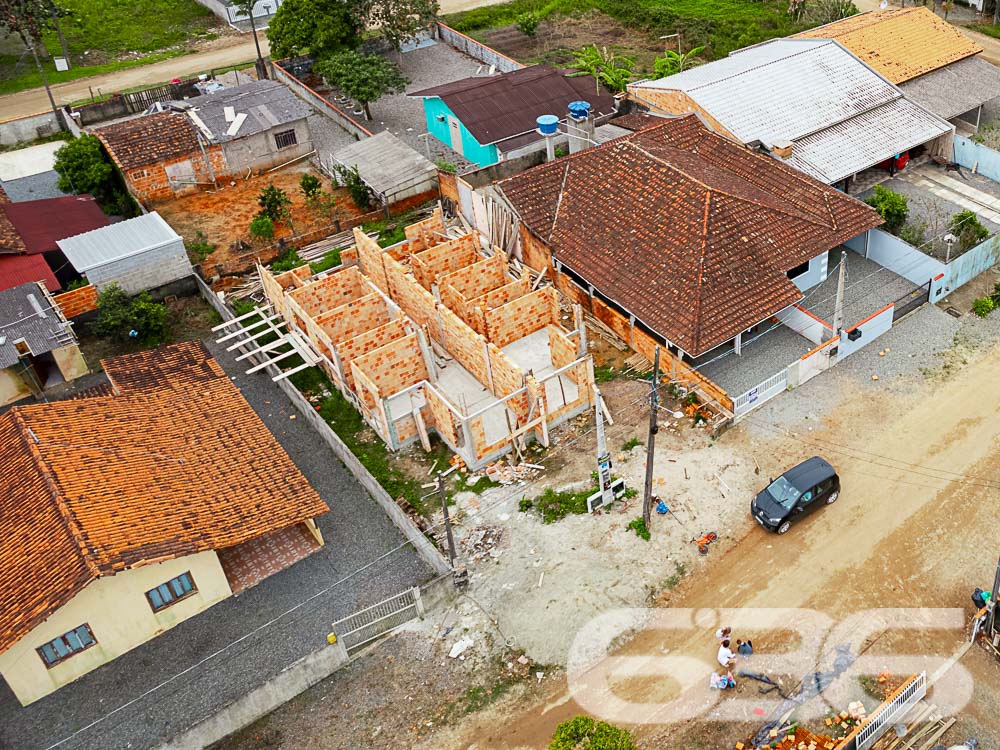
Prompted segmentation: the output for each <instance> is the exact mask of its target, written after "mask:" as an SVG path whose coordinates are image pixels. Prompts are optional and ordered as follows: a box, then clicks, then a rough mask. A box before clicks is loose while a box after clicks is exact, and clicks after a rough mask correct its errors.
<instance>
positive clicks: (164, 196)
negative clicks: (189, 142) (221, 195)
mask: <svg viewBox="0 0 1000 750" xmlns="http://www.w3.org/2000/svg"><path fill="white" fill-rule="evenodd" d="M206 153H207V154H208V160H209V164H211V167H212V171H214V173H215V178H216V179H222V178H224V177H226V176H228V175H229V167H228V165H227V164H226V157H225V156H224V155H223V153H222V147H221V146H220V145H214V146H209V147H208V148H207V149H206ZM112 158H114V155H113V154H112ZM184 162H189V163H190V166H191V168H193V170H194V180H195V182H197V183H201V184H202V186H204V187H211V186H212V172H210V171H209V169H208V168H207V167H206V165H205V159H204V157H202V155H201V152H200V151H199V152H193V153H190V154H185V155H183V156H178V157H175V158H173V159H168V160H166V161H164V162H160V163H159V164H150V165H148V166H145V167H137V168H135V169H122V174H123V175H124V176H125V182H126V184H127V185H128V187H129V189H130V190H131V191H132V194H133V195H135V197H136V198H138V199H139V200H140V201H142V202H143V203H148V202H152V201H158V200H170V199H172V198H174V197H176V196H178V195H184V194H185V193H191V192H195V191H197V190H198V189H199V185H197V184H195V185H190V184H184V183H174V184H171V182H170V178H169V177H168V176H167V169H166V168H167V167H168V166H174V165H178V164H182V163H184ZM115 163H116V164H118V167H119V169H121V164H120V163H119V162H118V161H117V159H115Z"/></svg>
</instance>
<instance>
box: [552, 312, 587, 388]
mask: <svg viewBox="0 0 1000 750" xmlns="http://www.w3.org/2000/svg"><path fill="white" fill-rule="evenodd" d="M546 328H547V329H548V332H549V353H550V354H551V356H552V366H553V367H554V368H555V369H557V370H558V369H560V368H562V367H566V365H568V364H570V363H572V362H573V361H574V360H576V358H577V356H576V340H575V339H571V338H570V337H569V336H567V335H566V334H565V333H564V332H563V330H562V329H561V328H560V327H559V326H556V325H552V324H551V323H550V324H549V325H548V326H546ZM569 377H570V378H571V379H572V380H573V382H574V383H576V384H577V385H580V382H579V381H578V380H577V376H576V373H575V371H574V372H572V373H571V374H570V375H569Z"/></svg>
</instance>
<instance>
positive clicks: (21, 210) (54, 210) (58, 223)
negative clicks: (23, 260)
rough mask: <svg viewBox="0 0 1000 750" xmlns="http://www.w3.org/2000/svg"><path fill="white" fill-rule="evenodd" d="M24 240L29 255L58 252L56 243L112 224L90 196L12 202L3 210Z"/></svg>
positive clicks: (3, 207) (2, 208)
mask: <svg viewBox="0 0 1000 750" xmlns="http://www.w3.org/2000/svg"><path fill="white" fill-rule="evenodd" d="M0 211H2V212H3V213H4V214H5V215H6V216H7V219H8V220H9V221H10V223H11V224H12V225H13V226H14V229H15V230H16V231H17V233H18V234H20V235H21V239H22V240H24V245H25V249H26V251H27V252H29V253H48V252H52V251H54V250H58V249H59V248H58V246H57V245H56V240H64V239H66V238H67V237H73V236H75V235H77V234H83V233H84V232H89V231H91V230H92V229H100V228H101V227H106V226H108V224H110V223H111V222H110V221H109V220H108V217H107V216H105V215H104V212H103V211H102V210H101V207H100V206H98V205H97V201H95V200H94V199H93V198H92V197H91V196H89V195H68V196H66V197H64V198H43V199H42V200H37V201H23V202H21V203H8V204H7V205H5V206H2V207H0Z"/></svg>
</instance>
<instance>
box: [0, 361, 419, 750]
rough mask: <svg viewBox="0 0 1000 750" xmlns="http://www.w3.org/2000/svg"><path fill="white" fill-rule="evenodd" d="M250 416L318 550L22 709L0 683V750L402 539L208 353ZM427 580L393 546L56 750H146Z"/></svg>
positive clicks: (152, 678)
mask: <svg viewBox="0 0 1000 750" xmlns="http://www.w3.org/2000/svg"><path fill="white" fill-rule="evenodd" d="M209 348H210V349H212V351H213V353H214V354H215V356H216V357H217V358H218V359H219V361H220V362H221V363H222V365H223V367H224V368H225V369H226V371H227V372H228V373H229V374H230V375H231V376H235V382H236V385H237V386H239V388H240V390H241V391H242V392H243V395H244V396H245V397H246V399H247V400H248V401H249V402H250V404H251V406H253V408H254V410H255V411H256V412H257V414H258V415H260V417H261V419H263V420H264V422H265V424H267V426H268V427H269V428H270V429H271V431H272V432H273V433H274V435H275V437H277V439H278V441H279V442H280V443H281V445H282V446H283V447H284V448H285V450H286V451H288V453H289V455H291V457H292V458H293V460H294V461H295V463H296V465H297V466H298V467H299V469H301V471H302V473H303V474H305V475H306V478H307V479H308V480H309V482H310V483H311V484H312V486H313V487H314V488H315V489H316V491H317V492H319V494H320V495H321V496H322V497H323V499H324V500H325V501H326V502H327V504H328V505H329V506H330V508H331V512H330V513H327V514H326V515H324V516H321V517H320V518H319V519H318V523H319V527H320V529H321V530H322V532H323V537H324V539H325V540H326V546H325V547H324V548H323V549H322V550H320V551H318V552H316V553H314V554H313V555H311V556H309V557H308V558H306V559H305V560H302V561H300V562H299V563H297V564H296V565H294V566H293V567H291V568H289V569H288V570H285V571H283V572H281V573H279V574H277V575H274V576H271V577H270V578H268V579H266V580H265V581H263V582H262V583H261V584H259V585H258V586H255V587H254V588H252V589H250V590H249V591H246V592H244V593H243V594H241V595H240V596H239V597H236V598H231V599H228V600H226V601H224V602H221V603H220V604H217V605H216V606H214V607H212V608H211V609H209V610H208V611H206V612H203V613H202V614H200V615H198V616H197V617H195V618H193V619H191V620H188V621H187V622H184V623H181V624H180V625H178V626H177V627H175V628H173V629H172V630H169V631H167V632H166V633H164V634H163V635H161V636H160V637H158V638H156V639H154V640H153V641H150V642H149V643H146V644H144V645H142V646H140V647H139V648H137V649H134V650H133V651H131V652H129V653H127V654H125V655H124V656H121V657H120V658H118V659H116V660H115V661H113V662H111V663H110V664H106V665H105V666H103V667H101V668H100V669H97V670H95V671H94V672H91V673H90V674H88V675H86V676H84V677H82V678H81V679H79V680H77V681H76V682H74V683H72V684H70V685H67V686H66V687H64V688H62V689H61V690H59V691H57V692H55V693H53V694H52V695H49V696H47V697H46V698H43V699H42V700H40V701H38V702H36V703H33V704H32V705H30V706H28V707H26V708H23V707H21V706H19V704H18V703H17V700H16V699H15V698H14V696H13V694H12V693H11V692H10V690H9V689H8V688H7V685H6V683H4V682H3V680H0V750H44V749H45V748H49V747H50V746H52V745H53V744H54V743H55V742H58V741H59V740H61V739H63V738H65V737H68V736H70V735H72V733H73V732H75V731H77V730H78V729H80V728H82V727H84V726H86V725H87V724H89V723H91V722H93V721H95V720H98V719H99V718H100V717H102V716H104V715H106V714H107V713H108V712H110V711H112V710H113V709H115V708H118V707H119V706H122V705H124V704H126V703H128V702H129V701H131V700H132V699H134V698H136V697H137V696H140V695H142V694H143V693H145V692H146V691H148V690H150V689H152V688H154V687H156V686H157V685H159V684H161V683H163V681H165V680H167V679H169V678H171V677H173V676H174V675H177V674H178V673H180V672H181V671H183V670H185V669H187V668H189V667H192V666H193V665H195V664H197V663H198V662H199V661H201V660H202V659H204V658H205V657H206V656H208V655H209V654H212V653H214V652H216V651H217V650H219V649H221V648H223V647H225V646H227V645H229V644H232V643H234V642H235V641H236V640H237V639H238V638H240V637H242V636H243V635H245V634H247V633H249V632H251V631H253V630H254V629H255V628H257V627H259V626H261V625H263V624H264V623H267V622H269V621H271V620H272V619H274V618H275V617H277V616H278V615H279V614H281V613H283V612H285V611H286V610H288V609H289V608H290V607H292V606H294V605H295V604H298V603H299V602H301V601H303V600H305V599H307V598H308V597H310V596H312V595H313V594H315V593H317V592H319V591H321V590H323V589H325V588H327V587H329V586H330V585H331V584H333V583H334V582H335V581H338V580H340V579H341V578H343V577H344V576H345V575H347V574H348V573H350V572H351V571H354V570H356V569H358V568H360V567H362V566H363V565H365V564H367V563H369V562H371V561H372V560H374V559H376V558H378V557H380V556H381V555H382V554H384V553H385V552H387V551H389V550H390V549H393V548H395V547H396V546H398V545H399V544H400V543H401V542H402V541H403V537H402V536H401V535H400V534H399V532H398V531H397V530H396V528H395V527H394V526H393V525H392V524H391V523H390V522H389V520H388V518H387V517H386V515H385V513H383V511H382V509H381V508H379V506H378V505H377V504H376V503H375V501H374V500H372V499H371V498H370V497H369V496H368V495H367V494H366V493H365V491H364V490H363V489H362V488H361V487H360V486H359V485H358V484H357V482H356V481H355V480H354V477H353V476H351V475H350V474H349V473H348V472H347V471H346V470H345V469H344V467H343V466H342V465H341V463H340V461H339V460H338V459H337V458H336V457H335V456H334V455H333V453H332V452H331V451H330V450H329V449H328V448H327V447H326V444H325V443H323V442H322V441H321V440H320V439H319V438H318V437H317V436H316V433H315V432H313V430H312V429H311V428H310V427H309V426H308V425H307V424H306V423H305V422H304V421H303V420H302V419H296V420H291V419H289V417H290V416H291V415H292V414H296V411H295V409H294V408H293V407H292V406H291V404H290V403H289V402H288V400H287V399H286V398H285V396H284V394H282V393H281V391H280V390H278V388H277V386H276V385H274V383H272V382H271V380H270V378H268V377H267V376H266V375H264V374H263V373H256V374H254V375H246V374H244V372H243V370H244V369H245V368H244V367H239V366H238V365H237V364H236V363H235V362H234V361H233V359H232V356H231V355H228V354H226V353H225V352H223V351H221V347H218V346H217V345H215V344H211V343H210V344H209ZM431 577H432V572H431V571H430V569H429V568H428V567H427V566H426V565H425V564H424V563H423V562H422V561H421V560H420V558H419V557H418V556H417V555H416V553H415V552H414V551H413V550H412V548H410V547H404V548H402V549H400V550H399V551H397V552H395V553H394V554H392V555H391V556H390V557H387V558H386V559H385V560H384V561H383V562H380V563H379V564H378V565H376V566H373V567H372V568H371V569H370V570H368V571H366V572H365V573H363V574H361V575H359V576H357V577H355V578H353V579H351V580H350V581H349V582H347V583H345V584H343V585H341V586H338V587H337V588H335V589H334V590H333V591H332V592H330V594H328V595H323V596H320V597H318V598H317V599H315V600H313V601H312V602H311V603H310V604H309V605H308V606H306V607H304V608H302V609H300V610H298V611H296V612H295V613H294V614H292V615H290V616H288V617H286V618H284V619H282V620H280V621H279V622H278V623H277V624H276V625H273V626H270V627H267V628H266V629H265V630H263V631H262V632H261V633H260V634H258V635H254V636H252V637H251V638H249V639H247V640H246V641H244V642H241V643H239V644H238V645H236V646H234V647H232V648H231V649H230V650H229V651H227V652H225V653H224V654H223V655H221V656H219V657H218V658H215V659H213V660H211V661H209V662H207V663H205V664H204V665H202V666H198V667H194V668H193V669H192V671H191V672H190V673H188V674H186V675H184V676H182V677H180V678H178V679H176V680H174V681H172V682H170V683H169V684H167V685H165V686H164V687H162V688H160V689H158V690H156V692H154V693H152V694H151V695H149V696H147V697H145V698H142V699H141V700H139V701H138V702H136V703H135V704H134V705H131V706H129V707H128V708H127V709H125V710H123V711H121V712H119V713H116V714H113V715H112V716H111V717H110V718H108V719H106V720H105V721H102V722H101V723H99V724H97V725H96V726H94V727H93V728H91V729H88V730H86V731H83V732H82V733H81V734H79V735H77V736H76V737H74V738H73V739H72V740H70V741H69V742H66V743H65V744H63V745H60V750H84V749H86V750H91V749H96V748H107V749H108V750H111V749H112V748H114V749H115V750H118V749H124V748H129V749H130V750H146V749H147V748H151V747H155V746H156V745H158V744H159V743H160V742H161V741H162V740H164V739H166V738H168V737H170V736H173V735H174V734H176V733H177V732H179V731H181V730H183V729H186V728H187V727H189V726H191V725H192V724H194V723H196V722H197V721H199V720H201V719H203V718H205V717H207V716H208V715H210V714H212V713H214V712H215V711H216V710H217V709H218V708H220V707H222V706H224V705H226V704H228V703H230V702H232V701H233V700H235V699H236V698H238V697H239V696H241V695H243V694H245V693H246V692H247V691H248V690H250V689H251V688H253V687H255V686H257V685H259V684H261V683H262V682H264V681H265V680H267V679H268V678H269V677H271V676H272V675H274V674H276V673H277V672H279V671H280V670H281V669H283V668H284V667H286V666H287V665H288V664H291V663H292V662H293V661H295V660H297V659H299V658H301V657H302V656H305V655H306V654H308V653H310V652H312V651H314V650H316V649H319V648H323V647H324V646H325V645H326V635H327V633H329V631H330V623H331V622H332V621H334V620H336V619H338V618H340V617H343V616H345V615H347V614H350V613H351V612H354V611H356V610H358V609H360V608H362V607H364V606H367V605H369V604H373V603H375V602H377V601H379V600H381V599H383V598H384V597H386V596H388V595H390V594H393V593H396V592H398V591H401V590H403V589H405V588H408V587H410V586H413V585H416V584H419V583H421V582H424V581H427V580H429V579H430V578H431Z"/></svg>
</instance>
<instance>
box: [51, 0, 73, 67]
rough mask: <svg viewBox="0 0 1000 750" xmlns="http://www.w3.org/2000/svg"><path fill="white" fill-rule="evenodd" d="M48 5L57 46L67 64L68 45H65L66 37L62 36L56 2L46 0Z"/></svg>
mask: <svg viewBox="0 0 1000 750" xmlns="http://www.w3.org/2000/svg"><path fill="white" fill-rule="evenodd" d="M47 4H48V6H49V16H50V17H51V18H52V25H53V26H55V27H56V34H58V35H59V46H60V47H62V53H63V58H64V59H65V60H66V64H67V65H69V47H67V46H66V37H64V36H63V32H62V24H60V23H59V11H58V10H56V4H55V2H53V0H48V3H47Z"/></svg>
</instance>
